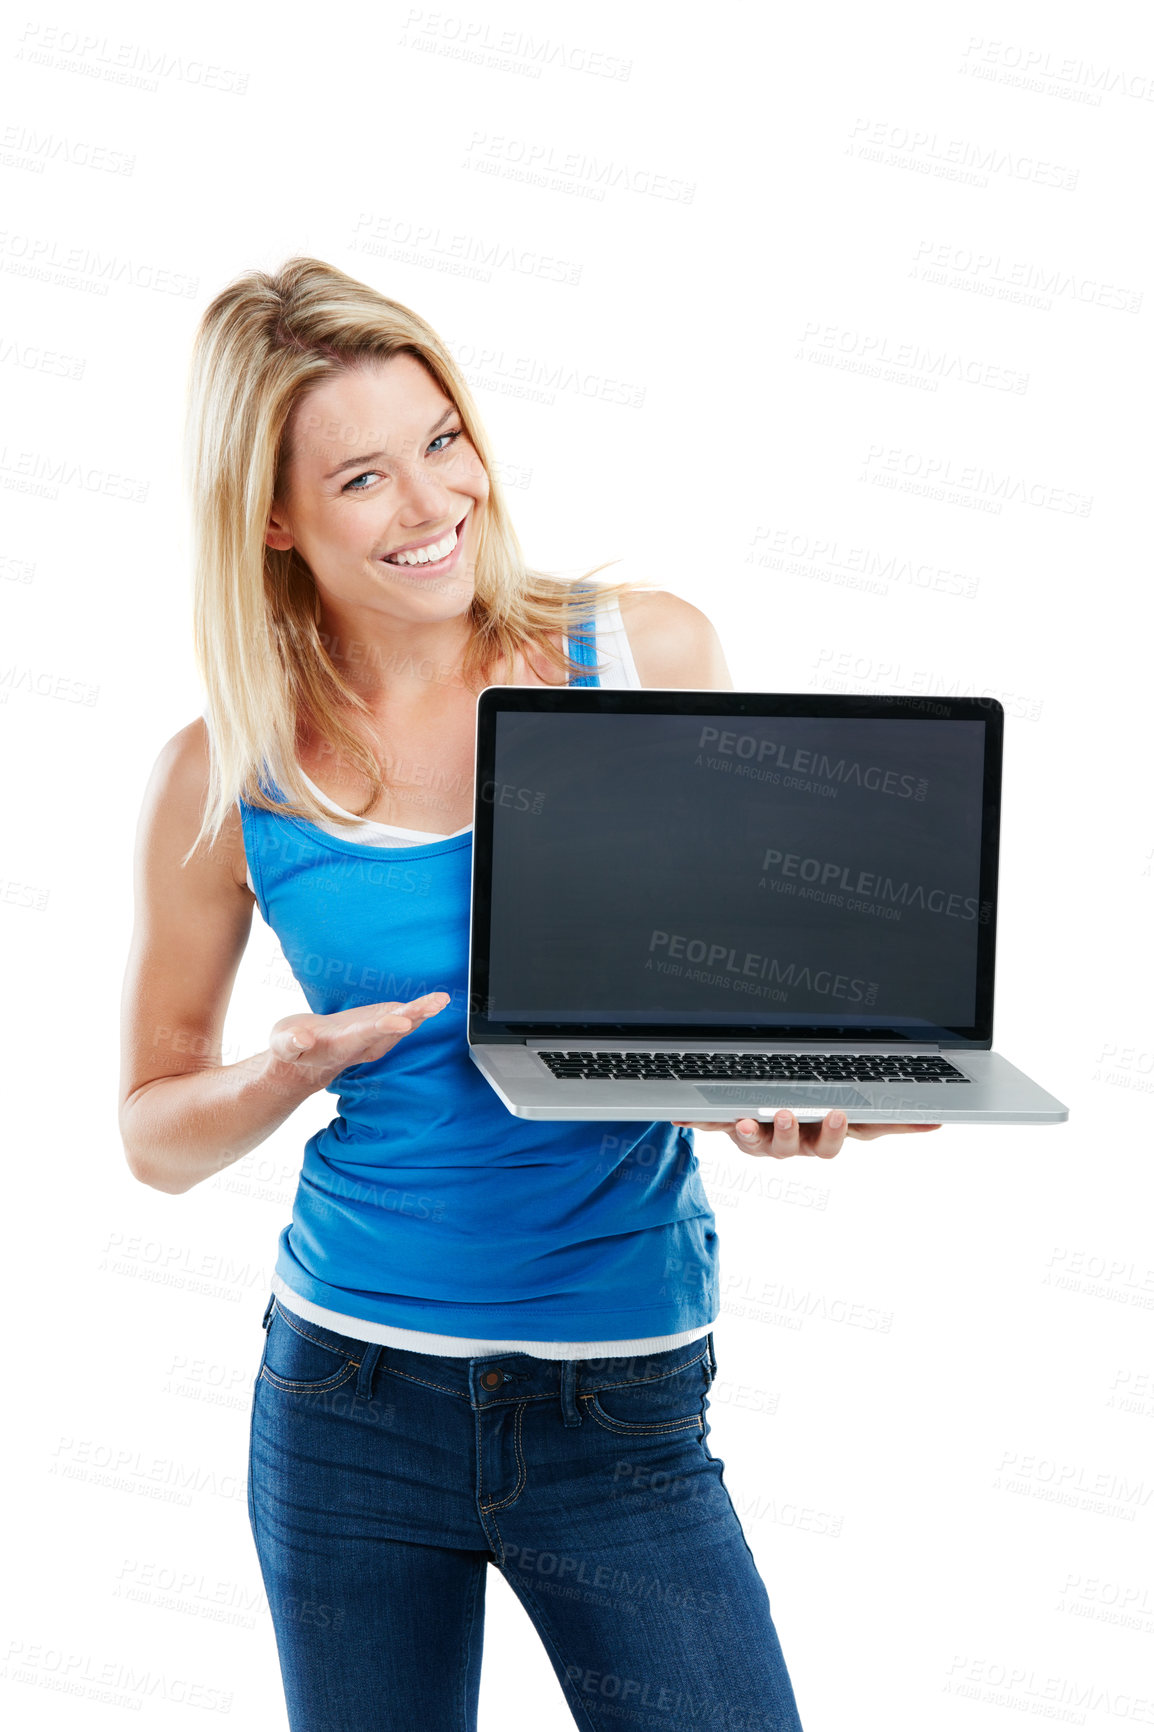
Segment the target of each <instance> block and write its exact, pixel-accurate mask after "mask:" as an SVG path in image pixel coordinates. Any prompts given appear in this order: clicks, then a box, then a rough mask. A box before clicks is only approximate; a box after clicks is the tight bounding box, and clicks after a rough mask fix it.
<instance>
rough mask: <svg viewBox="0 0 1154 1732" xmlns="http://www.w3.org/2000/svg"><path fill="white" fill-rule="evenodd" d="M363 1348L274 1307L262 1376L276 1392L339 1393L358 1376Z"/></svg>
mask: <svg viewBox="0 0 1154 1732" xmlns="http://www.w3.org/2000/svg"><path fill="white" fill-rule="evenodd" d="M363 1345H364V1344H363V1343H361V1342H359V1341H357V1340H355V1339H354V1338H353V1337H352V1336H351V1335H337V1334H336V1333H335V1332H334V1331H333V1330H331V1329H321V1328H320V1327H319V1326H318V1325H317V1324H315V1323H309V1322H308V1321H307V1320H306V1319H305V1318H303V1317H290V1316H289V1314H288V1312H287V1311H283V1310H282V1309H281V1307H280V1305H274V1306H273V1308H272V1314H271V1316H270V1318H269V1323H268V1331H267V1334H266V1335H265V1344H264V1356H263V1358H262V1360H261V1366H260V1376H261V1377H262V1378H263V1379H264V1381H265V1382H266V1383H271V1384H272V1385H273V1387H274V1388H276V1389H284V1390H287V1391H289V1392H290V1393H296V1394H299V1395H305V1394H310V1395H311V1394H313V1393H315V1392H317V1391H322V1390H328V1389H337V1388H339V1387H340V1385H341V1384H342V1383H347V1382H348V1380H349V1378H350V1377H353V1376H355V1374H356V1371H357V1368H358V1366H359V1365H360V1362H361V1349H362V1346H363Z"/></svg>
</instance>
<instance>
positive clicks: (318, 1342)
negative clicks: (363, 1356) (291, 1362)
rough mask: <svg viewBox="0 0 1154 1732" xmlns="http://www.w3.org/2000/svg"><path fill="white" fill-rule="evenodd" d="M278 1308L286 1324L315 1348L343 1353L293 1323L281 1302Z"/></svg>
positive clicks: (354, 1362)
mask: <svg viewBox="0 0 1154 1732" xmlns="http://www.w3.org/2000/svg"><path fill="white" fill-rule="evenodd" d="M276 1308H277V1311H278V1312H279V1313H280V1315H281V1316H282V1317H283V1318H284V1320H285V1322H286V1323H287V1324H288V1326H289V1328H290V1329H293V1330H295V1331H296V1333H297V1334H298V1335H301V1336H303V1337H304V1339H305V1340H306V1341H311V1342H312V1344H313V1346H314V1347H324V1348H326V1349H327V1350H328V1352H330V1353H340V1352H341V1349H340V1348H339V1347H334V1346H333V1344H332V1342H331V1341H322V1340H321V1338H320V1336H319V1335H310V1334H309V1332H308V1330H307V1329H302V1328H301V1326H300V1324H299V1323H295V1322H294V1321H293V1319H292V1318H291V1317H290V1316H289V1314H288V1312H287V1311H285V1310H284V1309H283V1307H282V1306H281V1304H280V1301H279V1300H278V1301H277V1306H276ZM333 1334H334V1335H335V1334H336V1330H335V1329H334V1330H333ZM345 1358H346V1359H348V1358H349V1356H348V1354H345ZM349 1362H350V1364H352V1365H359V1364H360V1363H361V1362H360V1360H359V1359H352V1360H350V1361H349Z"/></svg>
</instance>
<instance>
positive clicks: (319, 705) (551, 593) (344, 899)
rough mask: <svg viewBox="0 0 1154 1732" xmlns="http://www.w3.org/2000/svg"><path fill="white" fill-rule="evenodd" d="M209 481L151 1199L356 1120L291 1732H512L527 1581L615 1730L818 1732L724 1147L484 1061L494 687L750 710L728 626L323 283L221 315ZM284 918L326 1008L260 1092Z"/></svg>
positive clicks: (580, 1695)
mask: <svg viewBox="0 0 1154 1732" xmlns="http://www.w3.org/2000/svg"><path fill="white" fill-rule="evenodd" d="M189 457H190V464H189V469H190V475H189V479H190V483H191V491H192V497H193V507H194V528H195V536H194V559H195V620H196V644H197V653H198V658H199V663H200V667H201V671H202V675H203V678H204V682H205V687H206V691H207V695H208V704H207V708H206V711H205V714H204V715H203V716H202V717H200V718H198V719H197V720H196V721H194V722H192V723H190V724H189V725H188V726H187V727H185V728H183V729H182V730H181V731H180V732H179V733H177V734H176V735H175V736H174V737H173V738H172V739H171V740H170V741H169V742H168V743H167V745H166V746H165V747H164V748H163V750H162V751H161V752H160V755H159V757H158V759H157V762H156V766H155V769H154V771H153V774H152V778H151V780H150V783H149V786H148V789H147V792H146V794H145V798H144V804H143V811H142V815H141V822H140V829H139V836H138V844H137V847H138V866H137V880H136V886H137V888H136V894H137V922H136V927H135V931H134V935H133V942H132V952H131V956H130V960H129V965H128V970H127V977H126V981H125V998H124V1062H123V1075H122V1086H121V1099H122V1108H121V1129H122V1135H123V1140H124V1146H125V1152H126V1155H127V1158H128V1162H129V1165H130V1167H131V1170H132V1172H133V1173H134V1174H135V1176H136V1177H137V1178H139V1179H140V1180H142V1181H143V1182H144V1183H145V1184H149V1185H152V1186H155V1187H156V1188H157V1189H159V1190H162V1191H168V1192H173V1193H179V1192H183V1191H187V1190H189V1189H190V1188H191V1187H192V1186H193V1185H195V1184H198V1183H199V1182H200V1181H201V1180H203V1179H207V1178H210V1177H211V1176H212V1175H213V1174H214V1173H217V1172H219V1171H220V1170H221V1169H222V1168H223V1167H225V1166H227V1165H228V1164H229V1163H231V1162H233V1161H236V1160H239V1159H240V1158H241V1157H242V1156H244V1155H245V1154H247V1153H248V1152H249V1151H250V1150H251V1149H253V1148H255V1147H256V1146H257V1145H258V1144H259V1143H261V1142H262V1141H263V1140H264V1139H265V1138H266V1137H268V1136H269V1135H270V1134H271V1133H272V1132H273V1131H274V1130H276V1128H277V1127H278V1126H279V1125H280V1124H281V1123H282V1122H283V1121H284V1120H285V1119H286V1118H287V1117H288V1116H289V1114H290V1113H292V1112H293V1110H294V1109H295V1108H296V1107H298V1106H299V1105H300V1104H301V1103H302V1102H303V1101H305V1100H307V1099H308V1098H309V1097H310V1096H312V1095H314V1094H317V1093H318V1092H320V1091H323V1090H332V1091H333V1092H334V1093H336V1094H337V1095H338V1097H339V1103H338V1104H339V1112H338V1115H337V1116H336V1117H335V1118H334V1119H333V1120H332V1121H331V1123H329V1124H327V1125H325V1126H324V1128H323V1129H321V1130H320V1131H318V1132H317V1133H316V1134H315V1135H314V1136H312V1137H311V1138H310V1139H309V1141H308V1143H307V1145H306V1148H305V1155H304V1163H303V1167H302V1171H301V1175H300V1182H299V1185H298V1189H297V1195H296V1199H295V1202H294V1207H293V1217H292V1222H291V1224H290V1225H289V1226H287V1227H286V1228H285V1229H284V1231H283V1232H282V1233H281V1235H280V1240H279V1244H278V1250H277V1257H276V1266H275V1271H274V1273H273V1275H272V1281H271V1286H272V1292H271V1294H270V1297H269V1302H268V1306H267V1308H266V1310H265V1313H264V1318H263V1326H264V1329H265V1332H266V1333H265V1335H264V1338H263V1343H262V1348H261V1358H260V1364H259V1368H258V1371H257V1375H256V1378H255V1381H254V1388H253V1405H252V1416H251V1448H250V1461H249V1484H248V1492H249V1517H250V1521H251V1525H252V1532H253V1537H254V1540H255V1544H256V1549H257V1553H258V1557H259V1560H260V1567H261V1571H262V1574H263V1578H264V1582H265V1586H266V1589H267V1593H268V1600H269V1606H270V1610H271V1613H272V1619H273V1625H274V1629H275V1633H276V1641H277V1647H278V1653H279V1658H280V1663H281V1670H282V1675H283V1680H284V1688H285V1695H286V1699H287V1704H288V1713H289V1720H290V1724H291V1725H292V1727H293V1728H294V1732H367V1729H368V1728H370V1727H371V1728H374V1729H378V1732H379V1729H380V1728H384V1727H397V1728H404V1732H412V1728H413V1727H415V1726H420V1727H421V1728H422V1729H423V1732H449V1729H453V1732H457V1729H459V1728H466V1727H473V1726H474V1724H475V1714H476V1704H477V1694H478V1682H479V1675H480V1662H481V1639H482V1625H483V1604H484V1589H485V1578H486V1566H487V1565H488V1564H489V1563H493V1564H495V1565H496V1567H497V1568H498V1569H500V1570H501V1572H502V1574H503V1575H504V1577H505V1579H506V1581H508V1582H509V1584H510V1585H511V1587H512V1588H513V1590H514V1592H515V1593H516V1594H517V1596H518V1597H519V1599H520V1600H521V1603H522V1604H523V1605H524V1607H525V1609H526V1611H527V1612H528V1615H529V1617H530V1618H531V1619H532V1621H533V1623H534V1625H535V1626H536V1628H537V1630H538V1632H539V1634H540V1636H541V1639H542V1641H543V1642H544V1644H545V1646H546V1649H547V1651H548V1653H549V1657H550V1659H551V1661H552V1663H553V1666H554V1668H555V1669H556V1672H557V1676H558V1679H559V1681H560V1684H561V1688H562V1690H563V1692H564V1694H565V1697H566V1700H567V1702H568V1705H569V1707H570V1710H571V1712H572V1714H573V1717H574V1719H575V1720H576V1722H577V1724H578V1725H581V1726H601V1725H608V1724H612V1725H613V1726H615V1727H622V1726H624V1727H626V1728H631V1727H641V1726H661V1727H667V1728H669V1732H674V1729H675V1728H679V1727H681V1726H690V1725H692V1726H698V1725H716V1726H724V1727H726V1728H730V1729H737V1728H741V1729H742V1732H752V1729H754V1728H756V1729H759V1732H761V1729H764V1732H771V1729H772V1732H785V1729H791V1732H793V1729H796V1728H798V1727H799V1725H800V1722H799V1719H798V1714H797V1708H796V1705H795V1702H794V1695H793V1691H792V1689H791V1686H790V1681H789V1677H788V1674H787V1672H786V1668H785V1665H784V1662H783V1659H782V1655H781V1650H780V1647H779V1644H778V1640H777V1635H776V1632H775V1630H774V1625H773V1622H772V1620H771V1617H770V1609H769V1601H768V1597H767V1594H766V1590H765V1587H764V1585H763V1584H762V1581H761V1579H760V1577H759V1576H758V1573H757V1570H756V1568H755V1565H754V1562H753V1558H752V1556H751V1553H750V1551H749V1548H748V1546H747V1544H746V1542H745V1539H744V1536H743V1533H742V1530H741V1527H740V1524H739V1522H738V1518H737V1516H736V1514H735V1512H734V1509H733V1506H732V1504H731V1502H730V1499H729V1495H728V1492H727V1491H726V1489H725V1486H724V1484H723V1481H722V1465H723V1464H722V1462H721V1461H720V1460H719V1459H718V1458H716V1457H715V1456H713V1455H712V1454H711V1453H710V1451H709V1449H708V1447H707V1445H706V1441H705V1439H706V1435H707V1433H708V1431H709V1424H708V1421H707V1418H706V1409H707V1406H708V1390H709V1386H710V1383H711V1381H712V1378H713V1376H714V1374H715V1371H716V1361H715V1357H714V1350H713V1335H712V1332H711V1331H712V1325H713V1323H714V1322H715V1319H716V1313H717V1236H716V1233H715V1231H714V1225H713V1216H712V1212H711V1210H710V1208H709V1204H708V1201H707V1199H706V1196H705V1193H704V1191H703V1189H702V1185H701V1181H700V1178H699V1175H698V1171H697V1162H696V1158H695V1155H694V1152H693V1127H692V1126H689V1125H681V1126H678V1125H673V1124H649V1125H637V1124H630V1123H620V1124H609V1125H607V1124H601V1123H597V1124H568V1123H556V1124H554V1123H542V1122H538V1121H526V1120H522V1119H518V1118H515V1117H513V1116H512V1115H511V1114H510V1113H508V1112H507V1110H506V1109H505V1107H504V1106H503V1105H502V1104H501V1102H500V1101H499V1100H498V1098H497V1096H496V1095H495V1094H494V1093H493V1091H492V1090H491V1089H489V1087H488V1086H487V1085H486V1084H485V1082H484V1081H483V1079H482V1078H481V1076H480V1073H479V1072H478V1071H477V1070H476V1068H475V1067H474V1066H473V1065H472V1063H471V1062H470V1061H469V1058H468V1055H467V1051H466V1044H465V1008H466V1005H465V998H466V982H467V934H468V889H469V869H470V818H471V814H472V806H473V787H472V778H473V762H474V723H475V709H476V696H477V693H478V691H479V690H480V689H481V688H482V687H483V686H484V685H486V684H495V683H501V682H511V683H515V684H520V685H540V684H554V685H555V684H563V683H566V682H567V681H569V680H575V681H578V682H580V683H583V684H594V685H595V684H597V683H598V682H599V681H600V682H602V683H606V684H617V685H622V684H624V685H645V686H657V687H670V686H672V687H692V688H707V689H708V688H712V689H718V690H722V689H724V690H729V689H731V681H730V678H729V674H728V670H727V668H726V665H725V660H724V658H723V656H722V653H721V649H720V646H719V644H718V640H717V637H716V635H715V633H714V631H713V629H712V627H711V626H710V623H709V621H708V620H707V619H706V618H705V617H704V615H702V614H701V613H700V612H698V610H697V609H696V608H694V607H691V606H690V605H689V604H688V603H687V602H684V601H681V600H679V599H677V598H676V597H674V596H672V595H670V594H668V593H666V592H664V591H661V590H657V589H653V588H649V589H644V588H638V587H636V586H634V587H633V588H629V587H628V586H626V585H623V584H602V585H599V586H596V587H594V586H592V585H590V584H589V583H587V582H585V583H583V584H581V585H571V584H567V583H564V582H561V581H559V580H556V579H552V578H549V577H546V576H545V575H543V574H541V573H537V572H533V571H529V570H527V569H526V567H525V564H524V561H523V559H522V556H521V553H520V550H519V547H518V544H517V540H516V536H515V534H514V531H513V528H512V526H511V523H510V521H509V517H508V514H507V511H506V507H505V504H504V501H503V499H502V496H501V491H500V487H499V485H498V482H497V479H496V476H495V473H494V463H493V457H492V453H491V451H490V448H489V444H488V441H487V439H486V437H485V434H484V431H483V429H482V427H481V423H480V420H479V418H478V415H477V411H476V408H475V406H474V403H473V400H472V397H471V395H470V393H469V390H468V388H467V386H466V384H465V382H464V380H463V379H462V377H461V374H460V372H459V371H458V369H457V367H456V366H455V364H454V362H453V360H452V357H451V356H450V354H449V353H448V351H447V350H446V348H445V345H444V343H443V342H442V341H441V340H440V339H439V338H438V337H437V335H436V333H435V332H434V331H432V330H431V329H430V328H429V326H428V325H426V324H425V323H424V322H423V320H421V319H420V318H418V317H417V316H416V315H415V314H414V313H412V312H410V311H409V310H408V309H407V308H405V307H403V306H400V305H398V304H397V303H395V302H393V301H389V300H386V299H384V298H383V297H382V296H380V295H379V294H377V293H376V292H375V291H374V290H372V289H370V288H367V287H365V286H364V285H362V284H360V283H357V282H355V281H353V280H352V279H351V278H349V277H347V276H345V275H344V274H343V273H341V272H340V271H337V270H334V269H332V268H331V267H330V266H328V265H326V264H324V263H322V262H320V261H318V260H315V259H308V258H297V259H293V260H291V261H289V263H288V264H286V265H285V266H284V268H283V269H282V270H281V271H279V272H278V273H276V274H275V275H269V274H265V273H261V272H253V273H250V274H248V275H245V276H242V277H239V278H238V279H236V280H235V281H234V282H232V283H231V284H230V285H229V286H228V287H227V288H226V289H224V290H223V291H222V292H221V293H220V294H219V295H218V296H217V297H216V299H215V300H214V301H213V302H212V304H211V306H210V307H209V308H208V310H207V312H206V313H205V315H204V318H203V321H202V323H201V326H200V329H199V332H198V335H197V339H196V345H195V351H194V357H193V366H192V374H191V391H190V411H189ZM592 575H594V574H590V576H592ZM254 904H255V905H256V906H258V907H259V909H260V912H261V914H262V916H263V917H264V919H265V920H266V921H267V922H268V924H269V925H270V926H271V927H272V929H273V931H274V932H275V933H276V934H277V936H278V938H279V939H280V942H281V945H282V947H283V949H284V953H285V955H286V957H287V959H288V961H289V963H290V965H291V967H292V969H293V972H294V974H295V976H296V978H297V980H298V981H299V983H300V985H301V988H302V991H303V992H304V995H305V998H306V1000H307V1002H308V1004H309V1006H310V1010H309V1012H302V1013H298V1014H293V1015H291V1016H286V1017H282V1018H281V1020H280V1021H279V1022H277V1023H276V1024H275V1026H274V1027H273V1029H272V1031H271V1033H270V1036H269V1043H268V1047H267V1049H266V1050H265V1051H263V1052H260V1053H257V1054H255V1055H253V1056H252V1057H250V1058H246V1059H243V1060H241V1061H240V1062H238V1063H235V1064H227V1065H226V1064H222V1063H221V1062H220V1059H221V1035H222V1029H223V1025H224V1019H225V1013H226V1010H227V1007H228V1001H229V996H230V992H231V989H232V985H233V981H234V979H235V976H236V971H237V967H238V964H239V962H240V958H241V954H242V952H243V950H244V947H245V944H246V942H247V939H248V935H249V930H250V926H251V922H252V911H253V907H254ZM703 1128H709V1129H720V1130H725V1131H726V1132H728V1133H729V1134H730V1135H731V1136H732V1137H733V1139H734V1141H735V1142H736V1143H737V1145H738V1147H740V1148H742V1149H744V1150H746V1151H747V1152H748V1153H749V1154H751V1155H773V1156H775V1157H778V1158H782V1157H790V1156H793V1155H797V1154H812V1155H816V1156H818V1157H821V1158H827V1159H828V1158H829V1157H831V1156H834V1155H836V1154H837V1152H838V1150H839V1149H840V1148H841V1146H842V1143H843V1141H844V1139H845V1137H846V1135H847V1126H846V1124H845V1121H844V1117H843V1116H842V1115H839V1114H836V1113H830V1114H828V1115H827V1117H826V1118H825V1119H824V1121H823V1122H822V1123H821V1124H820V1125H815V1126H810V1125H806V1126H804V1127H801V1126H799V1125H798V1123H797V1122H796V1120H794V1119H793V1117H792V1116H791V1115H789V1114H784V1113H783V1114H779V1115H778V1117H777V1121H776V1122H775V1123H774V1124H772V1125H768V1126H759V1125H757V1124H756V1123H754V1122H753V1121H751V1120H746V1121H739V1122H738V1123H737V1124H736V1125H730V1124H724V1125H717V1126H714V1125H712V1124H710V1125H708V1126H706V1127H703ZM891 1128H895V1129H906V1128H908V1127H904V1126H903V1127H883V1126H871V1127H868V1128H861V1129H860V1130H857V1131H856V1132H855V1129H854V1128H853V1127H849V1128H848V1131H849V1134H857V1135H860V1136H863V1137H870V1136H875V1135H878V1134H881V1132H883V1131H885V1130H888V1129H891ZM912 1128H921V1127H912ZM927 1128H931V1127H927Z"/></svg>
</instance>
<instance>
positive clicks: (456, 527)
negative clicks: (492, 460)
mask: <svg viewBox="0 0 1154 1732" xmlns="http://www.w3.org/2000/svg"><path fill="white" fill-rule="evenodd" d="M288 434H289V451H290V456H289V461H288V464H287V467H286V474H285V483H284V497H283V498H281V499H278V500H277V501H276V503H275V504H274V507H273V510H272V512H271V513H270V515H269V527H268V531H267V533H266V535H265V540H266V541H267V542H268V545H269V546H270V547H275V548H281V549H285V548H289V547H293V546H295V547H296V548H297V550H298V552H299V553H300V555H301V558H302V559H303V560H304V561H305V563H306V564H307V566H308V567H309V570H310V571H311V572H312V574H313V577H314V578H315V580H316V585H317V590H318V592H319V594H320V598H321V608H322V615H325V614H327V615H328V616H329V623H331V624H334V625H336V626H337V628H338V629H337V633H336V635H338V636H343V635H344V631H343V630H342V628H348V629H350V630H351V631H353V632H354V633H355V632H356V631H357V630H359V629H360V627H361V626H363V625H364V624H365V623H367V622H366V621H365V619H364V615H365V613H366V612H367V613H369V614H372V615H376V616H382V619H383V621H389V622H393V623H395V624H402V623H403V624H408V625H430V624H434V623H436V622H438V621H444V620H451V619H456V618H458V617H459V616H460V615H461V614H463V613H464V611H465V610H466V609H467V608H468V606H469V603H470V602H471V601H472V599H473V594H474V559H475V550H476V544H477V530H478V523H477V519H478V516H479V513H480V512H481V511H482V510H483V509H484V506H485V502H486V500H487V499H488V497H489V480H488V476H487V475H486V474H485V471H484V468H483V467H482V464H481V461H480V458H479V457H478V456H477V452H476V448H475V446H474V445H473V443H472V441H471V440H470V438H469V435H468V433H467V432H466V431H465V427H464V422H463V421H462V419H461V417H460V415H459V414H458V413H457V411H456V409H455V408H454V406H453V403H452V400H451V399H450V398H449V397H446V395H445V393H444V392H443V391H442V389H441V387H440V386H439V385H438V384H437V383H436V381H435V380H434V379H433V378H432V376H431V374H429V373H428V372H427V371H426V370H425V368H424V366H423V365H422V364H421V362H420V361H418V360H417V359H416V358H415V357H414V356H412V355H406V354H401V355H393V356H392V357H391V358H390V359H389V360H387V361H381V362H376V363H373V364H372V365H370V366H365V367H357V368H354V369H350V370H348V371H342V372H340V373H336V374H334V375H333V376H332V377H331V378H329V379H326V380H325V381H324V382H323V384H320V385H318V386H316V387H315V388H314V389H313V390H311V391H309V392H307V393H306V394H305V396H304V397H302V398H301V399H300V401H299V402H298V403H297V405H296V408H295V410H294V412H293V415H292V418H291V420H290V424H289V429H288ZM358 617H359V621H360V624H359V625H358Z"/></svg>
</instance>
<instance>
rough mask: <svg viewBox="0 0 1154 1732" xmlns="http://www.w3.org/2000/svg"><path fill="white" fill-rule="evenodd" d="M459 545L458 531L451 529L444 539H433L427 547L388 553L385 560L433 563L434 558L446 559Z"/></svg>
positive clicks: (404, 563) (391, 562)
mask: <svg viewBox="0 0 1154 1732" xmlns="http://www.w3.org/2000/svg"><path fill="white" fill-rule="evenodd" d="M456 545H457V531H456V530H455V529H450V531H449V533H448V535H446V536H445V537H444V539H443V540H442V541H432V542H430V543H429V545H428V546H427V547H414V548H411V549H410V550H409V551H408V552H407V553H386V555H385V560H386V562H387V563H388V564H389V565H431V564H432V563H433V561H434V560H437V559H444V558H445V556H446V555H447V554H450V553H452V551H453V549H454V547H456Z"/></svg>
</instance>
